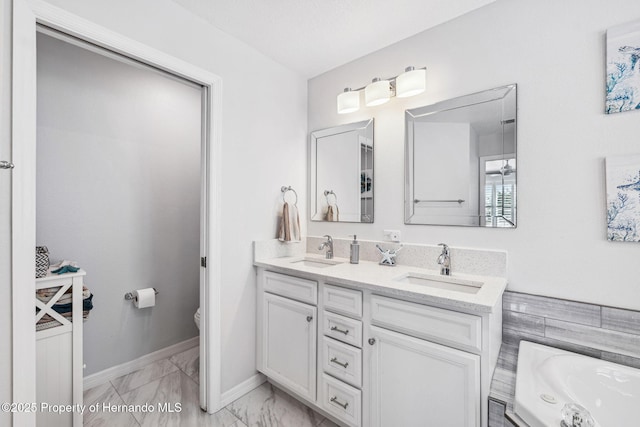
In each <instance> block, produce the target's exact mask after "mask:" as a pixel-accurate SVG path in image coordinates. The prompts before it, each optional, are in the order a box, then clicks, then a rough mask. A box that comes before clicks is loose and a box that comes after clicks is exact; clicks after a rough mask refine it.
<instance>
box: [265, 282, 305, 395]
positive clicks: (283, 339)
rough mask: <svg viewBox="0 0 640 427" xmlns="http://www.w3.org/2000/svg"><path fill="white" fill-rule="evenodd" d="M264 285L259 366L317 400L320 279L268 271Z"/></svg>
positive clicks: (300, 393)
mask: <svg viewBox="0 0 640 427" xmlns="http://www.w3.org/2000/svg"><path fill="white" fill-rule="evenodd" d="M262 285H263V291H262V292H261V295H260V297H259V305H258V307H259V308H258V310H259V312H261V313H262V314H261V316H260V318H259V319H260V320H259V321H260V323H261V329H260V330H259V333H258V337H259V338H258V343H259V344H258V345H259V349H258V369H259V370H260V371H262V373H264V374H265V375H266V376H268V377H269V378H272V379H273V380H275V381H276V382H278V383H280V384H282V385H284V386H286V387H288V388H289V389H290V390H291V391H294V392H295V393H297V394H299V395H300V396H302V397H304V398H306V399H309V400H312V401H315V399H316V363H317V362H316V361H317V335H316V331H317V307H315V306H314V305H312V304H314V303H315V301H317V283H316V282H314V281H311V280H305V279H299V278H295V277H291V276H286V275H282V274H277V273H271V272H264V273H263V274H262ZM271 292H277V293H279V294H280V295H277V294H274V293H271ZM282 295H285V296H294V297H296V298H298V299H301V300H302V301H299V300H295V299H292V298H287V297H285V296H282ZM303 301H304V302H303Z"/></svg>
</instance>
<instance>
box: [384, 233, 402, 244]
mask: <svg viewBox="0 0 640 427" xmlns="http://www.w3.org/2000/svg"><path fill="white" fill-rule="evenodd" d="M384 235H385V236H387V240H389V241H391V242H399V241H400V230H384Z"/></svg>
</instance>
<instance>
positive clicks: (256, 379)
mask: <svg viewBox="0 0 640 427" xmlns="http://www.w3.org/2000/svg"><path fill="white" fill-rule="evenodd" d="M265 381H267V377H265V376H264V375H262V374H260V373H258V374H255V375H254V376H252V377H250V378H249V379H247V380H245V381H243V382H241V383H240V384H238V385H237V386H235V387H233V388H232V389H230V390H227V391H225V392H224V393H222V396H221V399H220V400H221V403H222V404H221V406H222V407H225V406H227V405H228V404H230V403H231V402H233V401H235V400H237V399H239V398H240V397H242V396H244V395H245V394H247V393H249V392H250V391H251V390H253V389H254V388H256V387H259V386H260V385H261V384H262V383H264V382H265Z"/></svg>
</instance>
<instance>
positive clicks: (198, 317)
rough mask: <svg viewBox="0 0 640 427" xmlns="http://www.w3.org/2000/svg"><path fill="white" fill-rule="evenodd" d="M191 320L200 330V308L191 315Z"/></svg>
mask: <svg viewBox="0 0 640 427" xmlns="http://www.w3.org/2000/svg"><path fill="white" fill-rule="evenodd" d="M193 320H194V321H195V322H196V326H197V327H198V330H200V307H198V310H196V313H195V314H194V315H193Z"/></svg>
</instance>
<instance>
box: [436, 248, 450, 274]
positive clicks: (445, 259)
mask: <svg viewBox="0 0 640 427" xmlns="http://www.w3.org/2000/svg"><path fill="white" fill-rule="evenodd" d="M438 246H442V253H441V254H440V256H439V257H438V265H439V266H440V274H441V275H443V276H451V254H450V253H449V246H447V245H446V244H444V243H438Z"/></svg>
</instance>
